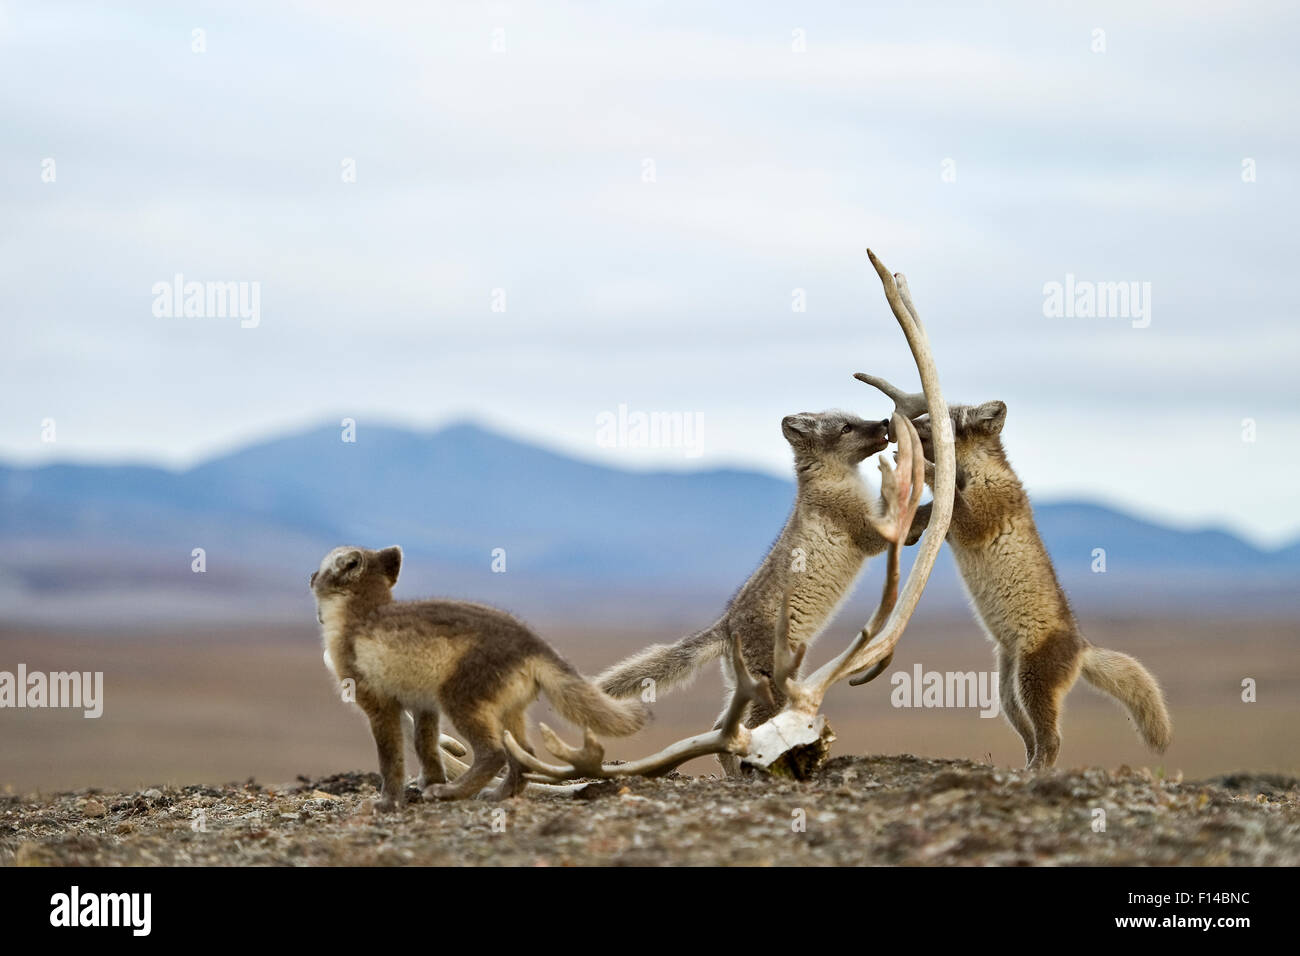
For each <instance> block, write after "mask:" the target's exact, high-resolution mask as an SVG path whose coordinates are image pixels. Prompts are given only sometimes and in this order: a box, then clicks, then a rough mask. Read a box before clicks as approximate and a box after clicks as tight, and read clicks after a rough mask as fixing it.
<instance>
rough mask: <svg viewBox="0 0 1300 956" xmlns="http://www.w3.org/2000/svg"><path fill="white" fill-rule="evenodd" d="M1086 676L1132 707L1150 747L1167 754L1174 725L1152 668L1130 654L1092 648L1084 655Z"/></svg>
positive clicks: (1141, 732) (1088, 680) (1136, 721)
mask: <svg viewBox="0 0 1300 956" xmlns="http://www.w3.org/2000/svg"><path fill="white" fill-rule="evenodd" d="M1083 679H1084V680H1086V681H1087V682H1088V683H1089V684H1091V685H1092V686H1093V687H1095V688H1097V689H1098V690H1102V691H1105V692H1106V693H1107V694H1110V695H1111V696H1112V697H1114V698H1115V699H1116V700H1118V701H1119V702H1120V703H1121V704H1123V705H1124V706H1125V707H1126V708H1128V712H1129V714H1130V715H1131V716H1132V717H1133V722H1134V723H1135V724H1137V729H1138V733H1139V734H1141V735H1142V739H1143V740H1145V741H1146V744H1147V746H1148V747H1150V748H1151V749H1152V750H1155V751H1157V752H1159V753H1164V751H1165V748H1166V747H1168V746H1169V741H1170V740H1171V739H1172V738H1173V734H1174V728H1173V724H1172V723H1171V722H1170V720H1169V708H1167V707H1166V706H1165V698H1164V694H1162V693H1161V692H1160V685H1159V684H1157V683H1156V679H1155V678H1154V677H1152V676H1151V672H1150V671H1148V670H1147V669H1146V668H1145V667H1143V666H1142V664H1141V663H1140V662H1138V661H1137V660H1136V659H1135V658H1132V657H1129V656H1128V655H1127V654H1121V653H1120V652H1119V651H1110V650H1107V649H1106V648H1104V647H1089V648H1088V649H1087V650H1086V651H1084V654H1083Z"/></svg>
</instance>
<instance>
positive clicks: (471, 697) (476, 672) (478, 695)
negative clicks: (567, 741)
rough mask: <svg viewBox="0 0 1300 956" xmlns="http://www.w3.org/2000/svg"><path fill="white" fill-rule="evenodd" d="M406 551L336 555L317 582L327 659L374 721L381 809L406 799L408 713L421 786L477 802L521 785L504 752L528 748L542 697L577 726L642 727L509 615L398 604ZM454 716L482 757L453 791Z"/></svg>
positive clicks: (635, 712)
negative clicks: (493, 783)
mask: <svg viewBox="0 0 1300 956" xmlns="http://www.w3.org/2000/svg"><path fill="white" fill-rule="evenodd" d="M401 566H402V551H401V549H400V548H396V547H393V548H384V549H383V550H382V551H371V550H368V549H366V548H350V547H345V548H335V549H334V550H333V551H331V552H330V553H329V554H327V555H325V558H324V560H322V561H321V563H320V568H319V569H318V570H317V571H316V572H315V573H314V574H313V575H312V576H311V582H310V583H311V589H312V592H313V593H314V594H315V596H316V616H317V619H318V620H319V621H320V624H321V636H322V640H323V641H324V644H325V651H326V660H327V663H329V664H330V666H331V667H332V669H333V670H334V673H335V676H336V677H337V678H338V679H339V680H340V681H343V680H346V679H351V680H352V681H354V682H355V689H356V702H357V704H358V705H359V706H360V708H361V710H362V711H364V712H365V714H366V716H367V717H368V718H369V719H370V730H371V732H372V733H373V734H374V738H375V747H376V748H377V750H378V752H379V773H380V776H381V777H382V778H383V791H382V793H381V797H380V800H379V802H378V804H377V805H378V807H379V808H380V809H381V810H390V809H394V808H396V807H399V806H401V805H402V803H403V802H404V796H405V794H404V777H403V752H402V751H403V741H402V711H403V710H409V711H410V712H411V716H412V717H413V718H414V721H415V750H416V753H417V755H418V756H419V758H420V766H421V770H422V773H421V775H420V784H419V785H420V787H421V788H423V790H424V796H425V797H426V798H429V799H439V800H454V799H458V798H461V797H470V796H473V795H474V794H476V793H478V791H479V790H481V789H482V788H483V787H484V786H485V785H487V783H488V782H489V781H490V780H491V779H492V778H493V777H494V776H495V775H496V774H497V772H498V771H499V770H500V769H501V768H502V767H507V771H506V776H505V779H504V780H503V781H502V783H501V785H500V786H499V787H498V788H496V789H495V790H494V791H493V796H494V797H496V798H498V799H499V798H504V797H509V796H513V795H514V794H516V793H518V792H519V791H520V790H521V789H522V788H523V784H524V781H523V771H522V768H521V767H520V766H519V764H518V763H517V762H516V761H515V760H514V758H512V757H511V756H510V755H509V754H508V753H507V751H506V749H505V747H504V745H503V734H504V732H505V731H509V732H510V733H511V734H512V735H513V736H514V738H515V739H516V740H517V741H519V743H520V744H521V746H524V747H525V748H527V743H526V741H527V736H526V732H525V723H524V711H525V710H526V709H527V707H528V705H529V704H531V703H532V702H533V701H534V700H536V699H537V694H538V691H539V690H540V691H542V692H545V694H546V696H547V698H548V699H549V700H550V702H551V704H552V705H553V706H554V707H555V709H556V710H557V711H558V712H559V713H560V714H561V715H563V716H564V717H565V718H567V719H568V720H571V721H573V722H574V723H576V724H578V725H579V726H582V727H589V728H591V729H592V730H594V731H596V732H597V733H601V734H609V735H612V736H616V737H621V736H627V735H628V734H632V733H635V732H636V731H638V730H640V729H641V727H642V726H643V725H644V724H645V721H646V711H645V709H644V707H642V705H640V704H639V703H630V702H625V701H616V700H613V699H611V698H610V697H608V696H607V695H606V694H604V693H602V692H601V691H600V690H599V689H598V688H597V687H596V686H595V685H594V684H592V683H591V682H589V681H588V680H587V679H586V678H584V677H583V676H582V675H581V674H579V673H578V672H577V671H576V670H574V669H573V667H571V666H570V665H569V664H568V663H567V662H566V661H565V660H564V659H563V658H561V657H560V655H559V654H557V653H556V652H555V651H554V650H553V649H552V648H551V646H550V645H549V644H547V643H546V642H545V641H544V640H542V639H541V638H540V637H538V636H537V635H536V634H534V633H533V632H532V631H531V630H529V629H528V628H527V627H526V626H525V625H523V624H522V623H520V622H519V621H517V620H515V619H514V618H513V617H511V616H510V615H509V614H507V613H505V612H504V611H499V610H496V609H495V608H490V607H485V606H483V605H481V604H470V603H468V602H464V601H394V600H393V585H394V584H396V583H397V575H398V573H399V571H400V570H401ZM442 714H445V715H446V716H447V718H448V719H449V720H450V721H451V723H452V725H453V726H454V727H455V728H456V729H457V730H458V731H460V733H461V734H462V735H463V736H464V737H465V739H466V741H467V742H468V743H469V745H470V747H472V748H473V750H474V762H473V764H472V765H471V766H470V768H469V770H468V771H466V772H465V774H464V775H462V776H461V777H460V778H459V779H458V780H456V782H455V783H450V784H449V783H447V776H446V773H445V771H444V769H443V764H442V755H441V751H440V749H439V746H438V738H439V735H438V724H439V717H440V715H442Z"/></svg>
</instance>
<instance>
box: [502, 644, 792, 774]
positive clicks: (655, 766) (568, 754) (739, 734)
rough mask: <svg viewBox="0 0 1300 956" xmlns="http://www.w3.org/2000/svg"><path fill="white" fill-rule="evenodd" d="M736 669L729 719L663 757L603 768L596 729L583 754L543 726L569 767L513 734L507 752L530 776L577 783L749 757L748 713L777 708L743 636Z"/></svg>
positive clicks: (735, 648)
mask: <svg viewBox="0 0 1300 956" xmlns="http://www.w3.org/2000/svg"><path fill="white" fill-rule="evenodd" d="M731 666H732V669H733V671H734V672H735V678H736V687H735V690H734V691H732V695H731V703H730V705H729V706H728V707H727V713H726V715H725V716H724V717H723V719H722V721H721V722H720V723H719V724H718V726H717V728H716V729H714V730H712V731H710V732H709V733H707V734H698V735H697V736H694V737H688V738H686V739H685V740H679V741H677V742H676V743H674V744H670V745H669V746H667V747H665V748H664V749H663V750H661V751H659V753H657V754H653V755H651V756H649V757H645V758H643V759H641V760H633V761H629V762H628V763H615V764H606V763H601V758H602V757H603V756H604V750H603V749H602V748H601V746H600V744H599V742H598V741H597V740H596V738H595V736H594V735H593V734H592V732H591V731H590V729H587V730H585V732H584V737H585V739H584V742H583V745H582V747H581V748H577V747H571V746H570V745H568V744H566V743H565V742H564V741H563V740H561V739H560V738H559V737H558V736H557V735H556V733H555V731H553V730H551V728H549V727H547V726H546V725H545V724H538V730H540V731H541V734H542V737H543V738H544V739H545V741H546V748H547V749H548V750H550V751H551V752H552V753H553V754H555V755H556V756H557V757H561V758H564V759H567V760H569V761H570V762H569V763H568V764H548V763H546V762H544V761H542V760H539V759H538V758H537V757H535V756H534V755H532V754H530V753H529V752H528V751H526V750H524V748H523V747H521V746H520V745H519V742H518V741H516V740H515V739H514V737H512V736H511V735H510V734H509V733H506V734H505V746H506V749H507V750H508V751H509V752H510V755H511V756H512V757H514V758H515V759H516V760H518V761H519V763H520V764H522V765H523V766H524V768H525V769H526V770H531V771H532V772H533V773H535V774H539V775H540V776H541V777H543V778H546V779H550V780H576V779H578V778H579V777H594V778H597V779H611V778H615V777H657V776H661V775H662V774H665V773H668V772H669V771H670V770H674V769H676V768H677V767H680V766H681V765H682V764H684V763H685V762H686V761H688V760H694V759H695V758H696V757H704V756H707V755H709V754H720V753H744V752H745V751H746V750H747V749H748V747H749V728H747V727H745V726H744V724H743V720H744V716H745V708H746V707H748V706H749V705H750V704H751V703H765V704H767V705H768V707H774V706H775V704H774V702H773V698H772V688H771V686H770V685H769V683H768V681H767V680H766V679H765V678H762V677H757V678H756V677H754V676H753V675H751V674H750V673H749V669H748V668H747V667H746V666H745V658H744V655H743V653H742V652H741V646H740V636H739V635H733V636H732V639H731Z"/></svg>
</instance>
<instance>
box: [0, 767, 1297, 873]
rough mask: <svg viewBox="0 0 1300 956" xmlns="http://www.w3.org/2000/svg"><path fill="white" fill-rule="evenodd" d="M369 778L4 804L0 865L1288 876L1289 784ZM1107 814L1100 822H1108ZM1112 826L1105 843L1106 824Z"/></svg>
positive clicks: (869, 771) (1144, 779)
mask: <svg viewBox="0 0 1300 956" xmlns="http://www.w3.org/2000/svg"><path fill="white" fill-rule="evenodd" d="M377 783H378V777H377V776H376V775H375V774H368V773H344V774H337V775H334V776H331V777H326V778H322V779H318V780H307V779H300V780H298V781H297V782H295V783H292V784H287V785H269V784H267V785H264V784H259V783H256V782H254V781H251V780H250V781H249V782H247V783H244V784H234V785H230V786H225V787H201V786H191V787H181V788H174V787H166V788H164V787H157V788H153V789H149V790H144V791H141V792H138V793H105V792H100V791H97V790H85V791H80V792H76V793H61V794H56V795H53V796H41V797H19V796H5V797H0V863H4V864H7V865H14V864H16V865H19V866H24V865H26V866H40V865H51V866H59V865H82V866H119V865H124V866H129V865H146V866H148V865H160V864H165V865H200V866H202V865H213V864H217V865H292V866H304V865H334V864H343V865H390V864H415V865H435V866H442V865H480V864H489V865H511V866H584V865H605V864H622V865H650V866H660V865H666V864H671V865H677V866H681V865H716V864H741V865H760V866H765V865H860V864H923V865H952V864H960V865H988V864H992V865H1024V864H1034V865H1037V864H1054V865H1077V864H1143V865H1148V864H1149V865H1243V864H1264V865H1270V866H1295V865H1296V864H1298V863H1300V781H1297V780H1295V779H1291V778H1284V777H1278V776H1271V775H1266V774H1256V775H1250V774H1238V775H1233V776H1228V777H1220V778H1217V779H1214V780H1209V781H1203V782H1199V783H1187V782H1182V781H1179V780H1166V779H1161V778H1160V777H1158V776H1156V775H1154V774H1152V773H1151V772H1150V771H1147V770H1130V769H1129V768H1127V767H1121V768H1120V769H1119V770H1117V771H1114V772H1111V771H1106V770H1099V769H1091V770H1069V771H1053V772H1050V773H1046V774H1038V775H1035V774H1031V773H1028V772H1026V771H1011V770H1004V769H998V768H995V767H990V766H985V765H981V764H974V763H969V762H966V761H954V760H927V759H922V758H918V757H912V756H908V755H904V756H891V757H839V758H836V759H834V760H832V761H831V762H830V763H829V764H827V765H826V767H825V768H824V769H823V770H822V771H821V772H820V774H819V775H818V776H817V777H816V778H815V779H814V780H812V781H811V782H808V783H796V782H793V781H785V780H777V779H772V778H763V779H738V780H724V779H719V778H714V777H682V776H673V777H669V778H666V779H662V780H641V779H630V780H627V781H623V782H600V783H594V784H591V785H590V786H588V787H587V789H586V790H584V791H583V792H581V793H580V794H578V795H576V796H559V795H555V794H546V795H540V796H536V795H529V796H523V797H517V798H515V799H513V800H509V801H506V802H504V803H499V804H493V803H487V802H484V801H466V802H461V803H451V804H447V803H440V804H434V803H421V802H419V801H418V797H417V795H416V791H415V790H414V789H410V790H409V791H408V792H409V793H410V795H411V796H412V798H413V799H414V802H412V803H411V804H409V805H408V806H407V807H406V809H405V810H403V811H401V812H397V813H378V812H376V811H375V810H374V808H373V806H372V800H373V799H374V797H375V795H376V785H377ZM1099 811H1101V812H1099ZM1103 823H1104V829H1102V825H1103Z"/></svg>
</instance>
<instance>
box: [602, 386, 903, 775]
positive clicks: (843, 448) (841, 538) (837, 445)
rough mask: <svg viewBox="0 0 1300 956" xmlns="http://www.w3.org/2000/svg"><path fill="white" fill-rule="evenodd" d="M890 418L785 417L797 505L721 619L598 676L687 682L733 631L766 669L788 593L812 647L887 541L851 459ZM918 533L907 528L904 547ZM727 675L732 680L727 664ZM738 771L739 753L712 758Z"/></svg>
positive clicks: (752, 714)
mask: <svg viewBox="0 0 1300 956" xmlns="http://www.w3.org/2000/svg"><path fill="white" fill-rule="evenodd" d="M888 430H889V422H888V421H878V422H868V421H864V420H862V419H861V418H858V417H856V416H854V415H849V414H847V413H845V412H834V411H832V412H821V413H818V414H812V413H802V414H799V415H787V416H786V417H785V418H784V419H782V420H781V431H782V433H783V434H784V435H785V439H786V441H788V442H789V443H790V447H791V449H793V451H794V463H795V474H796V478H797V482H798V491H797V494H796V496H795V504H794V510H793V511H792V512H791V514H790V517H789V519H788V520H787V521H786V524H785V528H784V529H783V530H782V531H781V535H780V537H779V538H777V540H776V543H775V544H774V545H773V546H772V550H771V551H769V552H768V555H767V557H766V558H765V559H764V560H763V563H762V564H761V565H759V567H758V570H756V571H755V572H754V573H753V574H752V575H751V576H750V578H749V580H748V581H746V582H745V584H744V586H742V587H741V589H740V590H739V591H738V592H737V593H736V596H735V597H734V598H732V599H731V603H730V604H729V605H728V607H727V610H726V612H725V613H724V614H723V616H722V617H721V618H720V619H719V620H718V621H717V622H716V623H714V624H713V625H711V626H710V627H707V628H705V629H704V630H703V631H700V632H699V633H698V634H693V635H691V636H690V637H686V638H683V639H682V640H680V641H678V642H677V643H676V644H654V645H651V646H650V647H647V648H645V649H644V650H641V651H638V652H637V653H636V654H633V655H632V656H631V657H629V658H627V659H626V660H624V661H622V662H620V663H618V664H616V665H614V666H613V667H611V668H609V669H608V670H606V671H605V672H604V673H602V674H600V675H599V676H598V677H597V678H596V682H597V683H598V684H599V685H600V687H601V689H602V690H604V691H605V692H606V693H608V694H610V695H612V696H614V697H633V696H635V695H637V694H639V693H641V691H642V689H643V682H645V681H647V680H650V681H653V682H654V686H655V689H656V691H667V690H668V689H669V688H671V687H674V686H677V685H680V684H684V683H686V682H687V681H689V680H691V679H692V678H694V677H695V676H696V674H697V673H698V672H699V669H700V668H701V667H703V666H704V665H705V664H707V663H709V662H711V661H714V660H717V659H719V658H723V659H724V661H725V658H724V654H725V652H726V650H727V647H728V646H729V642H730V640H731V637H732V635H733V634H736V635H739V636H740V640H741V649H742V652H743V655H744V661H745V665H746V667H747V668H748V670H749V671H750V673H752V674H756V675H764V676H771V674H772V668H773V639H774V637H775V635H776V632H777V625H778V623H779V621H780V618H781V614H782V601H783V598H784V596H785V592H786V589H787V588H788V589H789V592H790V615H789V627H790V631H789V640H790V643H791V644H792V645H794V646H795V647H796V648H797V647H800V646H805V647H806V646H807V645H810V644H812V642H813V640H814V639H815V638H816V637H817V635H818V634H819V633H820V632H821V630H822V628H823V627H825V625H826V623H827V622H828V621H829V620H830V619H831V617H832V616H833V615H834V613H835V609H836V608H837V607H838V606H839V604H840V602H841V601H843V600H844V598H845V596H847V595H848V593H849V591H850V589H851V587H852V585H853V582H854V580H855V579H856V578H857V576H858V573H859V572H860V571H861V570H862V566H863V564H864V562H865V561H866V559H867V558H869V557H871V556H872V555H876V554H880V553H881V552H883V551H884V550H885V547H886V542H885V540H884V539H883V538H882V537H881V536H880V534H879V532H877V531H876V529H875V527H873V525H872V524H871V521H870V520H869V514H870V513H871V512H872V510H873V509H874V508H875V505H876V502H875V498H873V496H872V493H871V491H870V489H869V488H868V487H867V484H866V483H865V482H864V481H863V480H862V476H861V475H860V474H859V473H858V464H859V463H860V462H861V461H863V460H864V459H865V458H867V457H869V456H871V455H874V454H875V453H876V452H879V451H883V450H884V449H885V448H887V447H888V446H889V439H888V437H887V432H888ZM923 530H924V524H916V525H913V529H912V534H911V535H910V536H909V537H908V542H907V543H908V544H911V543H913V542H914V541H915V540H916V539H917V538H918V537H920V534H921V532H922V531H923ZM724 675H725V676H726V677H727V678H728V683H731V675H730V674H729V673H727V666H726V664H725V663H724ZM773 693H774V703H775V707H774V708H771V709H769V708H768V707H767V706H766V705H753V706H751V708H750V711H749V715H748V717H747V719H746V721H745V724H746V726H749V727H757V726H759V725H760V724H762V723H763V722H764V721H766V720H767V719H768V718H770V717H772V716H774V715H775V714H776V713H777V712H778V711H780V709H781V706H782V704H783V703H784V697H783V696H782V694H781V690H780V688H773ZM719 761H720V762H721V763H722V766H723V769H724V770H725V771H727V772H728V773H735V772H736V771H737V770H738V767H739V760H738V759H737V758H735V757H734V756H733V755H730V754H726V755H721V756H720V757H719Z"/></svg>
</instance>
